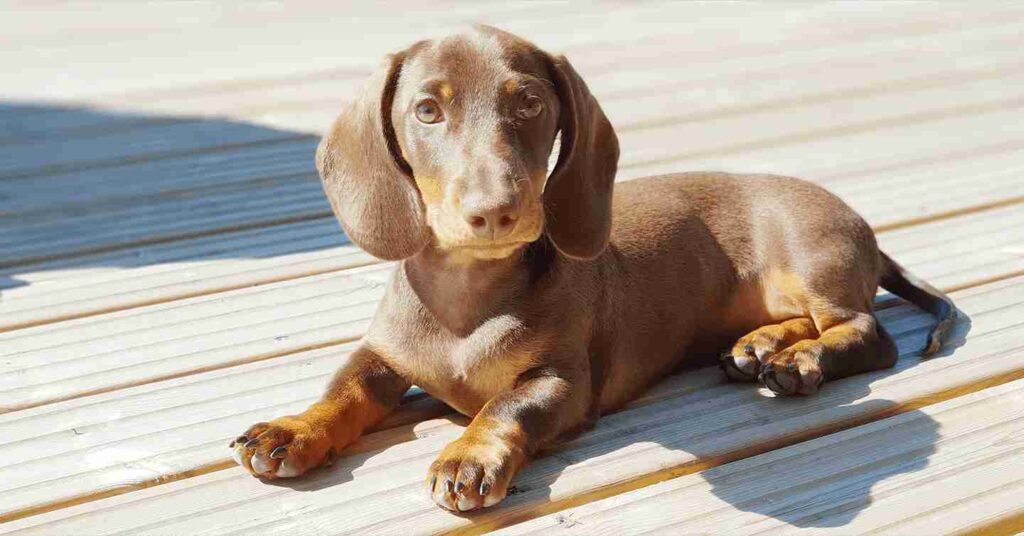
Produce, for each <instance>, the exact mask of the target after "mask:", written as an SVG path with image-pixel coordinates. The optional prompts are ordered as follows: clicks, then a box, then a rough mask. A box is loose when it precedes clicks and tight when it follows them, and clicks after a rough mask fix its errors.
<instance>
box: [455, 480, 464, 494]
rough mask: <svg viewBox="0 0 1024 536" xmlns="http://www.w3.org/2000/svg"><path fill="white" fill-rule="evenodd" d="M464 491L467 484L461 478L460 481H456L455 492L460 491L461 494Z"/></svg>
mask: <svg viewBox="0 0 1024 536" xmlns="http://www.w3.org/2000/svg"><path fill="white" fill-rule="evenodd" d="M463 491H466V484H464V483H463V482H462V481H461V480H460V481H458V482H456V483H455V493H458V494H460V495H461V494H462V492H463Z"/></svg>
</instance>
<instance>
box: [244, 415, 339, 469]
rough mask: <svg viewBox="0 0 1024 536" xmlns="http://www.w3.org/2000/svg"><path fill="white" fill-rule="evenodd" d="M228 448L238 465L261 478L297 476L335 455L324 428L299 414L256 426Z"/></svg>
mask: <svg viewBox="0 0 1024 536" xmlns="http://www.w3.org/2000/svg"><path fill="white" fill-rule="evenodd" d="M230 446H231V449H232V452H231V456H232V457H233V458H234V459H235V461H236V462H238V465H241V466H242V467H244V468H245V469H246V470H247V471H249V472H250V473H251V474H252V475H253V476H258V477H260V478H289V477H293V476H299V475H301V474H303V473H305V472H306V471H309V470H310V469H313V468H315V467H319V466H321V465H324V464H325V463H330V461H331V459H332V458H333V456H334V451H333V448H332V442H331V435H330V433H329V430H327V429H326V426H325V425H324V424H323V423H321V422H318V421H311V420H307V419H305V418H303V416H301V415H297V416H290V417H281V418H278V419H274V420H273V421H271V422H269V423H265V422H261V423H258V424H255V425H253V426H251V427H250V428H249V429H248V430H246V432H245V433H244V434H242V435H240V436H238V438H237V439H235V440H234V441H232V442H231V445H230Z"/></svg>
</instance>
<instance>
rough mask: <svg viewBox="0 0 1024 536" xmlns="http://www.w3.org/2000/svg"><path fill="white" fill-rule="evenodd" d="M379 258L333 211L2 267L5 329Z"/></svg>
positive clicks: (1, 322)
mask: <svg viewBox="0 0 1024 536" xmlns="http://www.w3.org/2000/svg"><path fill="white" fill-rule="evenodd" d="M378 262H379V261H378V260H377V259H375V258H373V257H371V256H370V255H368V254H366V253H365V252H363V251H362V250H361V249H359V248H358V247H356V246H353V245H351V244H348V240H347V238H346V237H345V235H344V233H342V232H341V229H340V228H339V226H338V224H337V222H336V221H335V220H334V218H333V217H328V218H320V219H316V220H311V221H308V222H299V223H293V224H286V225H279V226H273V227H268V228H261V229H257V230H249V231H241V232H234V233H225V234H218V235H214V236H211V237H202V238H197V239H192V240H185V241H176V242H172V243H169V244H157V245H154V246H147V247H141V248H134V249H130V250H119V251H116V252H113V253H108V254H102V255H95V256H91V257H85V258H76V259H72V260H70V261H69V260H68V259H64V260H63V261H59V262H50V263H43V264H40V265H32V266H29V267H19V268H16V269H11V270H7V271H2V270H0V293H2V300H0V331H9V330H11V329H16V328H20V327H27V326H31V325H36V324H41V323H47V322H54V321H59V320H65V319H72V318H80V317H83V316H90V315H94V314H99V313H104V312H110V311H117V310H123V309H128V308H131V307H139V306H142V305H149V304H155V303H162V302H166V301H172V300H177V299H183V298H188V297H193V296H200V295H205V294H212V293H214V292H223V291H226V290H234V289H240V288H243V287H248V286H252V285H264V284H267V283H273V282H276V281H284V280H287V279H294V278H300V277H307V276H311V275H317V274H322V273H327V272H333V271H338V270H343V269H346V268H354V267H358V266H364V265H368V264H376V263H378Z"/></svg>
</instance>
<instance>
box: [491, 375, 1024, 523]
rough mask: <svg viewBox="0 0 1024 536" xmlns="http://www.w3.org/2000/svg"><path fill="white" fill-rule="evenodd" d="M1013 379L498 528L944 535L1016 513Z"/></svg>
mask: <svg viewBox="0 0 1024 536" xmlns="http://www.w3.org/2000/svg"><path fill="white" fill-rule="evenodd" d="M1022 436H1024V380H1017V381H1014V382H1011V383H1008V384H1004V385H1001V386H997V387H992V388H989V389H985V390H983V391H979V392H976V393H972V394H968V395H965V396H962V397H959V398H954V399H952V400H948V401H946V402H942V403H939V404H935V405H933V406H927V407H923V408H921V409H919V410H915V411H911V412H908V413H904V414H902V415H898V416H895V417H891V418H888V419H884V420H881V421H878V422H874V423H871V424H867V425H864V426H859V427H856V428H853V429H850V430H845V431H842V432H836V433H834V434H830V435H827V436H825V437H821V438H818V439H814V440H811V441H807V442H804V443H799V444H797V445H793V446H790V447H786V448H782V449H779V450H774V451H771V452H769V453H766V454H761V455H759V456H754V457H752V458H747V459H744V460H740V461H736V462H732V463H728V464H725V465H723V466H719V467H716V468H713V469H708V470H707V471H702V472H700V473H697V474H693V475H687V476H684V477H680V478H676V479H672V480H668V481H666V482H662V483H660V484H655V485H653V486H649V487H646V488H642V489H639V490H636V491H633V492H630V493H626V494H622V495H618V496H615V497H610V498H608V499H603V500H601V501H597V502H593V503H590V504H587V505H584V506H581V507H578V508H571V509H568V510H565V511H562V512H559V513H557V514H552V515H548V516H545V517H543V518H540V519H536V520H533V521H529V522H526V523H522V524H520V525H515V526H513V527H510V528H509V529H507V530H505V531H501V533H502V534H550V533H551V532H552V531H557V533H559V534H615V535H625V534H650V533H653V534H668V533H673V534H706V533H729V534H737V535H739V534H755V533H756V534H763V533H775V532H787V531H792V530H794V528H803V529H807V530H809V531H813V532H814V533H815V534H828V533H836V534H851V533H865V532H871V531H884V532H886V533H889V534H934V533H938V532H941V533H943V534H953V533H957V532H960V531H966V530H982V529H984V528H985V527H987V526H990V525H993V524H997V523H999V522H1000V521H1001V520H1002V519H1005V518H1009V517H1013V516H1015V515H1022V514H1024V502H1022V501H1021V500H1020V497H1021V491H1022V490H1024V463H1021V461H1022V460H1024V442H1022V441H1021V437H1022Z"/></svg>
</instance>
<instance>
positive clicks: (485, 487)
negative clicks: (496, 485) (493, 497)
mask: <svg viewBox="0 0 1024 536" xmlns="http://www.w3.org/2000/svg"><path fill="white" fill-rule="evenodd" d="M490 492H491V485H490V484H488V483H487V482H481V483H480V495H481V496H486V495H487V494H488V493H490Z"/></svg>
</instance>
